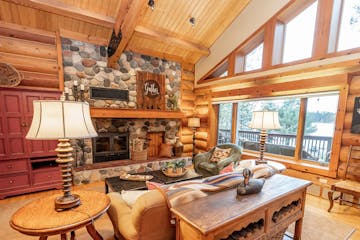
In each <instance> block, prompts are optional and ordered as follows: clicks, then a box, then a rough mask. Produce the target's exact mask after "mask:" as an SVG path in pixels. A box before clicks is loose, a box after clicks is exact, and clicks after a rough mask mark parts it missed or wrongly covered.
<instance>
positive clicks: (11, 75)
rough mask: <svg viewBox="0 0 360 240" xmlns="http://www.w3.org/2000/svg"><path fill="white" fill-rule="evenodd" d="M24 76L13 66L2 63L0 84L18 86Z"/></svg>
mask: <svg viewBox="0 0 360 240" xmlns="http://www.w3.org/2000/svg"><path fill="white" fill-rule="evenodd" d="M22 79H23V76H22V74H21V73H19V72H18V71H17V70H16V69H15V68H14V67H13V66H11V65H10V64H7V63H0V86H2V87H16V86H17V85H19V84H20V82H21V80H22Z"/></svg>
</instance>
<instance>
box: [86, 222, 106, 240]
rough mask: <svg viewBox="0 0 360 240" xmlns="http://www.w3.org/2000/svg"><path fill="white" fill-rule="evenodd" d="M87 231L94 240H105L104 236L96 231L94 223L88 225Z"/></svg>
mask: <svg viewBox="0 0 360 240" xmlns="http://www.w3.org/2000/svg"><path fill="white" fill-rule="evenodd" d="M86 230H87V231H88V233H89V234H90V236H91V237H92V238H93V239H94V240H103V238H102V236H101V235H100V234H99V233H98V232H97V231H96V230H95V227H94V225H93V224H92V223H91V224H89V225H86Z"/></svg>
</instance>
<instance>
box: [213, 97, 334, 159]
mask: <svg viewBox="0 0 360 240" xmlns="http://www.w3.org/2000/svg"><path fill="white" fill-rule="evenodd" d="M338 98H339V94H338V93H322V94H317V95H316V96H314V95H308V96H293V97H284V98H276V99H265V100H248V101H240V102H238V110H237V112H238V115H237V120H236V121H237V129H236V131H237V133H236V144H238V145H240V146H242V147H243V148H244V149H247V150H253V151H258V145H259V132H260V131H259V130H258V129H251V128H249V127H248V126H249V123H250V121H251V117H252V112H253V111H259V110H269V111H278V112H279V121H280V125H281V128H280V129H275V130H269V131H267V133H268V137H267V139H266V146H265V152H267V153H270V154H274V155H281V156H284V157H285V158H288V159H294V160H304V161H307V162H309V161H312V162H318V163H320V164H324V165H326V164H328V163H329V161H330V154H331V148H332V139H333V136H334V131H335V120H336V112H337V107H338ZM231 106H232V105H231V104H229V103H226V104H220V107H219V129H218V144H220V143H224V142H230V140H231V122H232V117H231V115H232V114H231V113H232V107H231ZM300 113H303V114H302V115H301V114H300ZM299 122H303V123H304V125H303V126H301V125H299V124H298V123H299ZM301 132H303V134H302V133H301ZM298 141H299V143H300V144H297V142H298Z"/></svg>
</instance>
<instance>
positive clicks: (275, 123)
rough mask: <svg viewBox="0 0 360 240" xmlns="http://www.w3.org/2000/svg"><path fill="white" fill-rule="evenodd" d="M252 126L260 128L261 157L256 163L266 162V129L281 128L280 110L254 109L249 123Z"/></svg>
mask: <svg viewBox="0 0 360 240" xmlns="http://www.w3.org/2000/svg"><path fill="white" fill-rule="evenodd" d="M249 127H250V128H255V129H260V140H259V151H260V157H259V159H257V160H256V164H262V163H264V164H266V163H267V162H266V160H264V151H265V142H266V137H267V133H266V130H270V129H279V128H281V126H280V123H279V114H278V112H271V111H254V112H253V114H252V119H251V122H250V125H249Z"/></svg>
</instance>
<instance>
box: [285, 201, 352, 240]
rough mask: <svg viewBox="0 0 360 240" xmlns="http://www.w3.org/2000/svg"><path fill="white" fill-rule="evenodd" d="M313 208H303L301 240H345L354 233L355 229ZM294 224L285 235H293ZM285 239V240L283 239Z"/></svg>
mask: <svg viewBox="0 0 360 240" xmlns="http://www.w3.org/2000/svg"><path fill="white" fill-rule="evenodd" d="M324 214H327V213H321V212H319V211H318V209H316V208H314V207H309V206H306V207H305V214H304V219H303V227H302V235H301V237H302V239H304V240H346V239H349V238H350V236H351V235H352V234H353V233H354V231H355V229H354V228H353V227H351V226H349V225H346V224H344V223H342V222H339V221H336V220H334V219H331V218H329V217H328V216H324ZM294 228H295V224H294V223H293V224H291V225H290V226H289V228H288V229H287V231H286V235H287V236H290V237H292V236H293V235H294ZM284 239H285V238H284Z"/></svg>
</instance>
